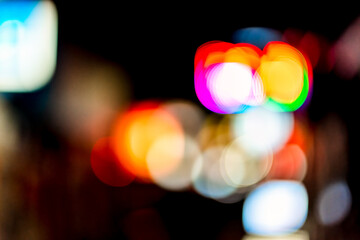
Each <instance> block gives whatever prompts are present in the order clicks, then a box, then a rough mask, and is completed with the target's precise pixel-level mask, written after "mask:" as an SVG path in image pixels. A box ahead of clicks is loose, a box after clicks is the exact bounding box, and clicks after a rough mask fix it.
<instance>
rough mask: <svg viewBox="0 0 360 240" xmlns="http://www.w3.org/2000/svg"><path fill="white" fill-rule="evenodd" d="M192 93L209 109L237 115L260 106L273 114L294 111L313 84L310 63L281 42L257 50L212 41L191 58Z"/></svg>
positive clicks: (251, 47)
mask: <svg viewBox="0 0 360 240" xmlns="http://www.w3.org/2000/svg"><path fill="white" fill-rule="evenodd" d="M194 64H195V73H194V85H195V91H196V94H197V96H198V99H199V100H200V102H201V103H202V104H203V105H204V106H205V107H206V108H208V109H209V110H211V111H213V112H216V113H221V114H227V113H241V112H244V111H245V110H246V109H248V108H249V107H251V106H259V105H262V104H264V105H265V107H267V108H270V109H272V110H275V111H295V110H297V109H298V108H299V107H300V106H301V105H302V104H303V103H304V102H305V100H306V99H307V96H308V93H309V87H310V86H309V84H310V85H311V84H312V68H311V65H310V61H307V60H306V58H305V57H304V56H303V55H302V54H301V52H300V51H298V50H297V49H296V48H294V47H292V46H290V45H289V44H287V43H284V42H269V43H268V44H266V46H265V47H264V50H263V51H262V50H260V49H259V48H257V47H255V46H254V45H251V44H247V43H238V44H231V43H226V42H220V41H212V42H208V43H205V44H203V45H202V46H200V47H199V48H198V50H197V52H196V54H195V60H194Z"/></svg>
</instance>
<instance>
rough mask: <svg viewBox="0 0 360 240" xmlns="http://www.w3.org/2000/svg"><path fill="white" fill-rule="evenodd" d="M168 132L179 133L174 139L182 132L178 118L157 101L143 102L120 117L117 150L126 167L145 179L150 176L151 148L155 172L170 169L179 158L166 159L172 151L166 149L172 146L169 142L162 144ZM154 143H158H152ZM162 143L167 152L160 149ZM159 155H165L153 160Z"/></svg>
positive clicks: (117, 124) (115, 134)
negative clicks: (149, 159) (148, 160)
mask: <svg viewBox="0 0 360 240" xmlns="http://www.w3.org/2000/svg"><path fill="white" fill-rule="evenodd" d="M167 136H176V137H175V138H172V139H178V138H181V137H182V136H183V132H182V129H181V126H180V124H179V123H178V122H177V120H176V119H175V118H174V117H173V116H172V115H170V114H169V113H168V112H166V111H164V110H162V109H161V108H159V107H158V104H156V103H153V102H145V103H141V104H138V105H136V106H134V107H133V108H131V109H130V110H129V111H128V112H126V113H125V114H123V115H121V116H120V117H119V118H118V121H117V122H116V125H115V130H114V140H115V142H114V145H115V151H116V153H117V155H118V156H119V158H120V160H121V162H122V163H123V165H124V166H125V167H126V169H128V170H129V171H130V172H131V173H133V174H135V175H136V176H138V177H139V178H140V179H142V180H151V176H150V173H149V168H148V163H147V156H148V154H149V150H150V148H152V153H151V154H152V155H151V159H152V160H151V163H152V164H153V165H152V167H155V169H156V170H155V171H156V172H159V173H161V174H164V171H166V170H171V169H172V168H173V167H174V165H176V162H175V163H174V162H172V161H168V162H166V160H164V159H163V157H164V156H166V155H168V154H169V153H168V152H166V151H168V150H169V149H168V148H167V145H163V144H162V143H164V138H166V137H167ZM159 139H162V140H159ZM174 141H175V140H174ZM174 141H171V142H174ZM160 143H161V144H160ZM154 144H155V145H156V146H153V145H154ZM169 144H171V143H169ZM159 145H161V147H163V150H164V152H161V153H159ZM177 146H178V145H177ZM154 149H155V150H154ZM180 149H181V146H180ZM155 152H156V154H155ZM154 154H155V155H157V156H154ZM156 157H159V158H161V157H162V160H161V161H162V162H161V161H160V160H159V159H157V160H154V158H155V159H156ZM159 161H160V162H159ZM160 163H161V164H160ZM170 165H173V166H170Z"/></svg>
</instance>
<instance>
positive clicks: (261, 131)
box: [232, 107, 294, 154]
mask: <svg viewBox="0 0 360 240" xmlns="http://www.w3.org/2000/svg"><path fill="white" fill-rule="evenodd" d="M293 127H294V118H293V115H292V113H289V112H272V111H269V110H266V109H264V108H260V107H257V108H253V109H250V110H249V111H248V112H246V113H243V114H241V115H238V116H236V117H235V118H234V119H233V123H232V129H233V133H234V135H235V136H236V137H239V139H240V141H241V144H242V146H243V147H244V148H245V149H247V150H248V151H250V152H253V153H257V154H263V153H266V152H268V151H269V150H270V151H274V152H275V151H277V150H279V149H280V148H281V147H282V146H284V144H285V143H286V141H287V140H288V138H289V137H290V135H291V133H292V131H293Z"/></svg>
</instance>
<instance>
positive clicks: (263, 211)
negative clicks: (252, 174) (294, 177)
mask: <svg viewBox="0 0 360 240" xmlns="http://www.w3.org/2000/svg"><path fill="white" fill-rule="evenodd" d="M307 212H308V195H307V192H306V189H305V187H304V186H303V185H302V184H301V183H300V182H295V181H270V182H267V183H264V184H262V185H260V186H259V187H257V188H256V189H255V190H254V191H252V192H251V193H250V194H249V196H248V197H247V198H246V200H245V202H244V206H243V224H244V228H245V230H246V232H248V233H250V234H257V235H279V234H285V233H292V232H295V231H297V230H298V229H299V228H300V227H301V226H302V225H303V224H304V222H305V220H306V217H307Z"/></svg>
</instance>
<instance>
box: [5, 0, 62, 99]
mask: <svg viewBox="0 0 360 240" xmlns="http://www.w3.org/2000/svg"><path fill="white" fill-rule="evenodd" d="M56 52H57V11H56V8H55V6H54V4H53V3H52V2H50V1H26V2H25V1H1V2H0V91H2V92H27V91H33V90H36V89H38V88H40V87H42V86H44V85H45V84H46V83H47V82H48V81H49V80H50V78H51V76H52V75H53V73H54V70H55V65H56Z"/></svg>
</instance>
